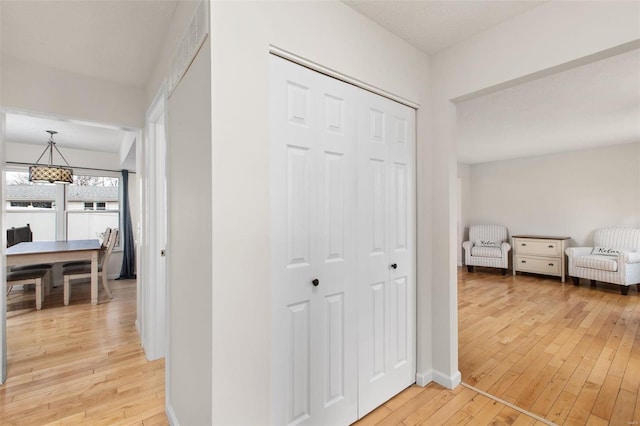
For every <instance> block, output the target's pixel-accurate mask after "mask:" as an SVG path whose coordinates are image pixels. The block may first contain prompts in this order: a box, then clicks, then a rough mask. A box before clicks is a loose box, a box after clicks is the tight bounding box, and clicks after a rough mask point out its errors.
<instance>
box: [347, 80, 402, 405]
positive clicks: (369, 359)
mask: <svg viewBox="0 0 640 426" xmlns="http://www.w3.org/2000/svg"><path fill="white" fill-rule="evenodd" d="M359 96H360V100H361V105H360V108H361V112H360V115H359V120H360V121H359V129H360V138H359V144H358V157H359V169H358V201H359V209H358V217H359V221H360V225H359V227H358V229H359V234H358V260H359V265H358V283H359V284H358V285H359V289H360V290H359V291H360V304H359V322H360V325H359V335H358V338H359V341H360V357H359V387H358V404H359V407H358V415H359V417H362V416H364V415H365V414H367V413H368V412H370V411H371V410H373V409H374V408H376V407H377V406H379V405H381V404H383V403H384V402H385V401H387V400H388V399H389V398H391V397H392V396H394V395H395V394H397V393H399V392H401V391H402V390H403V389H404V388H406V387H407V386H409V385H410V384H412V383H414V381H415V275H414V272H413V271H414V269H415V260H414V257H415V241H414V237H413V235H414V234H415V225H414V223H415V218H414V211H415V206H414V198H415V192H414V191H415V190H414V177H413V176H414V165H413V161H414V160H413V158H414V157H413V149H414V148H413V145H414V141H413V136H414V134H413V125H414V124H413V123H414V111H413V110H412V109H410V108H407V107H404V106H402V105H399V104H397V103H395V102H393V101H390V100H388V99H385V98H382V97H380V96H377V95H374V94H371V93H368V92H362V93H361V94H360V95H359Z"/></svg>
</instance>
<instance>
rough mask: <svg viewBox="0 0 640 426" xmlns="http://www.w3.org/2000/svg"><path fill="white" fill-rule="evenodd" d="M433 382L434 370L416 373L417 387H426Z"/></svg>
mask: <svg viewBox="0 0 640 426" xmlns="http://www.w3.org/2000/svg"><path fill="white" fill-rule="evenodd" d="M431 382H433V370H427V371H423V372H422V373H416V385H418V386H420V387H425V386H427V385H428V384H429V383H431Z"/></svg>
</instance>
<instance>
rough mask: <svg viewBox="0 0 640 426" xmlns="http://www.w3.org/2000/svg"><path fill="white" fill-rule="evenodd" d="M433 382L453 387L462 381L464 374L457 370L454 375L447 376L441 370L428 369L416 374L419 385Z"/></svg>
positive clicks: (449, 387)
mask: <svg viewBox="0 0 640 426" xmlns="http://www.w3.org/2000/svg"><path fill="white" fill-rule="evenodd" d="M431 382H436V383H437V384H439V385H442V386H444V387H445V388H447V389H453V388H455V387H456V386H458V385H459V384H460V383H461V382H462V376H461V375H460V372H459V371H456V372H455V374H454V375H453V376H447V375H446V374H443V373H441V372H439V371H435V370H427V371H423V372H421V373H417V374H416V384H417V385H418V386H422V387H424V386H427V385H428V384H429V383H431Z"/></svg>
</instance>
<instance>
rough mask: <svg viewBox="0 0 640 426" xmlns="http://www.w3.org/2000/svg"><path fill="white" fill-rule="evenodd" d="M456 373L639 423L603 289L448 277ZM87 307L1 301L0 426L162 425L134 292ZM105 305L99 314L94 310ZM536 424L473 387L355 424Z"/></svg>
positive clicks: (508, 397) (77, 295)
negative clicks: (2, 370)
mask: <svg viewBox="0 0 640 426" xmlns="http://www.w3.org/2000/svg"><path fill="white" fill-rule="evenodd" d="M458 281H459V282H458V290H459V293H458V306H459V337H460V339H459V354H460V362H459V368H460V371H461V372H462V380H463V382H464V383H467V384H469V385H471V386H473V387H475V388H477V389H478V390H480V391H482V392H486V393H488V394H491V395H493V396H495V397H498V398H500V399H501V400H504V401H505V402H506V403H508V404H512V405H514V406H516V407H520V408H521V409H524V410H526V411H529V412H531V413H534V414H535V415H538V416H540V417H541V418H543V419H547V420H548V421H549V422H553V423H555V424H567V425H584V424H593V425H598V424H610V425H623V426H627V425H634V424H638V421H640V296H639V295H638V291H637V289H636V288H635V287H634V288H632V289H631V290H630V292H629V295H628V296H621V295H620V294H619V292H618V288H617V287H615V286H605V285H602V284H598V287H597V288H590V287H589V285H588V284H587V283H582V284H581V286H580V287H574V286H573V284H571V283H566V284H564V285H563V284H561V283H560V281H559V279H557V278H546V277H542V276H532V275H518V276H517V277H513V276H511V275H507V276H501V275H500V274H499V272H497V271H496V270H492V269H483V268H476V272H474V273H473V274H469V273H467V272H466V270H462V269H460V270H459V280H458ZM111 285H112V290H113V292H114V299H113V300H112V301H110V302H107V301H106V300H105V299H104V295H101V296H102V298H101V304H100V305H98V306H91V305H89V304H87V303H85V300H88V298H89V294H88V286H79V287H77V288H74V292H73V294H72V297H73V298H72V301H71V305H70V306H68V307H65V306H63V304H62V289H61V288H56V289H54V290H53V292H52V295H51V296H50V297H49V298H47V300H46V301H45V304H44V308H43V309H42V310H41V311H39V312H36V311H35V310H34V308H33V305H34V292H33V291H31V292H26V293H23V292H22V291H20V290H16V291H13V292H12V293H11V295H10V296H9V300H8V309H9V310H10V312H9V313H8V319H7V332H8V339H7V340H8V342H7V343H8V354H9V356H8V375H9V378H8V380H7V382H6V383H5V384H4V385H3V386H0V424H1V425H42V424H56V425H66V424H90V425H107V424H109V425H111V424H123V425H166V424H168V423H167V419H166V417H165V415H164V363H163V361H154V362H147V361H146V360H145V359H144V354H143V353H142V350H141V349H140V345H139V343H138V336H137V334H136V331H135V328H134V320H135V308H136V296H135V281H113V282H112V283H111ZM104 302H106V303H104ZM398 424H403V425H416V424H426V425H440V424H468V425H478V426H482V425H498V424H513V425H542V424H545V423H544V422H541V421H538V420H536V419H535V418H532V417H530V416H528V415H526V414H524V413H522V412H520V411H517V410H516V409H514V408H512V407H510V406H509V405H506V404H503V403H500V402H497V401H495V400H494V399H491V398H489V397H487V396H485V395H483V394H481V393H479V392H476V391H475V390H474V389H470V388H468V387H466V386H458V387H457V388H456V389H453V390H448V389H445V388H443V387H441V386H439V385H437V384H433V383H432V384H430V385H429V386H426V387H424V388H421V387H418V386H411V387H409V388H408V389H406V390H405V391H404V392H402V393H400V394H399V395H397V396H396V397H394V398H393V399H391V400H390V401H388V402H387V403H385V404H384V405H382V406H381V407H379V408H378V409H376V410H375V411H373V412H372V413H371V414H369V415H368V416H366V417H365V418H364V419H362V420H361V421H360V422H358V425H398Z"/></svg>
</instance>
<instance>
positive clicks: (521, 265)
mask: <svg viewBox="0 0 640 426" xmlns="http://www.w3.org/2000/svg"><path fill="white" fill-rule="evenodd" d="M515 268H516V270H517V271H525V272H533V273H537V274H548V275H560V260H558V259H543V258H535V257H526V256H516V265H515Z"/></svg>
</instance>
